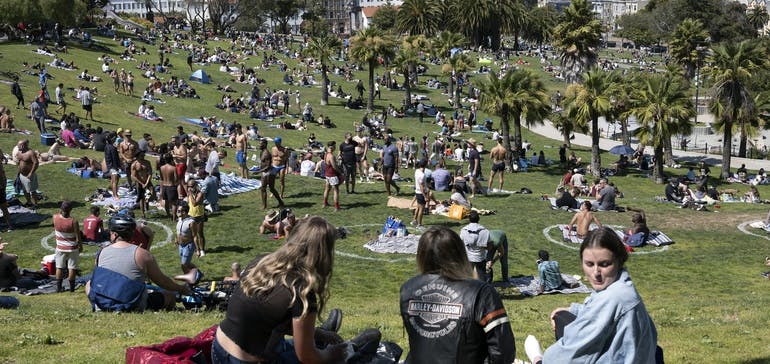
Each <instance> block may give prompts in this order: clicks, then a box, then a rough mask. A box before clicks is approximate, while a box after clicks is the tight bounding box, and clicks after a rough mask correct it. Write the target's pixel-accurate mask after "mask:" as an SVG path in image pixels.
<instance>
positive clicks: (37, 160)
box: [27, 151, 40, 178]
mask: <svg viewBox="0 0 770 364" xmlns="http://www.w3.org/2000/svg"><path fill="white" fill-rule="evenodd" d="M31 152H32V168H31V169H30V171H29V174H28V175H27V178H32V175H33V174H34V173H35V172H37V167H39V166H40V155H39V154H38V152H36V151H31Z"/></svg>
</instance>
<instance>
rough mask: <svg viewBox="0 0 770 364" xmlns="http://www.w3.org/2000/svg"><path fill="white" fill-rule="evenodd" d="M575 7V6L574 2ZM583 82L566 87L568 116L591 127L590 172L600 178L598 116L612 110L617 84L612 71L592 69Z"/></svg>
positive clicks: (605, 114)
mask: <svg viewBox="0 0 770 364" xmlns="http://www.w3.org/2000/svg"><path fill="white" fill-rule="evenodd" d="M573 4H574V3H573ZM582 79H583V83H582V84H577V85H574V86H573V87H568V88H567V92H566V95H565V103H566V108H565V111H566V113H567V117H570V118H573V119H574V120H575V122H577V123H578V124H581V125H589V124H590V125H591V173H592V174H593V175H594V176H595V177H600V176H601V167H602V160H601V154H600V150H599V135H600V134H599V117H601V116H607V115H608V114H609V113H610V111H611V107H612V105H611V103H610V97H611V96H612V94H613V92H614V88H615V86H616V85H617V81H618V75H617V73H615V72H603V71H600V70H591V71H588V72H586V73H584V74H583V76H582Z"/></svg>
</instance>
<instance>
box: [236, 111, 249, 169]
mask: <svg viewBox="0 0 770 364" xmlns="http://www.w3.org/2000/svg"><path fill="white" fill-rule="evenodd" d="M248 149H249V138H248V137H246V134H244V133H243V127H241V124H235V161H236V162H238V165H239V166H240V167H241V177H243V178H249V175H248V170H247V169H246V151H248Z"/></svg>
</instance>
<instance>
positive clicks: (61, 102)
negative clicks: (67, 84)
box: [54, 83, 67, 115]
mask: <svg viewBox="0 0 770 364" xmlns="http://www.w3.org/2000/svg"><path fill="white" fill-rule="evenodd" d="M54 95H55V96H56V105H58V106H57V107H56V112H60V113H61V114H62V115H66V114H67V100H66V98H65V97H64V84H63V83H59V85H58V86H56V90H54Z"/></svg>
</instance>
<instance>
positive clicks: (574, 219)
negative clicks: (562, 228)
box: [567, 213, 580, 231]
mask: <svg viewBox="0 0 770 364" xmlns="http://www.w3.org/2000/svg"><path fill="white" fill-rule="evenodd" d="M578 215H580V213H577V214H575V215H574V216H572V220H570V221H569V224H567V231H570V230H572V226H573V225H575V223H577V221H578Z"/></svg>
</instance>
